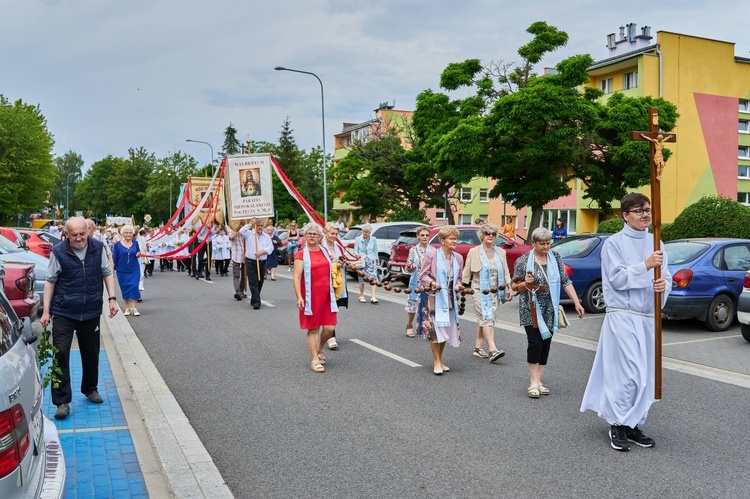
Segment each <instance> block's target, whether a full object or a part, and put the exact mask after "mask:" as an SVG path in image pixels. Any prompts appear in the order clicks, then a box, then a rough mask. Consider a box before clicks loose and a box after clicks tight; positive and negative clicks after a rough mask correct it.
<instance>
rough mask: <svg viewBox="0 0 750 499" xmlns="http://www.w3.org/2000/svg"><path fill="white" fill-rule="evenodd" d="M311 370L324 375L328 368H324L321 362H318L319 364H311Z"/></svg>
mask: <svg viewBox="0 0 750 499" xmlns="http://www.w3.org/2000/svg"><path fill="white" fill-rule="evenodd" d="M310 369H312V370H313V371H314V372H316V373H324V372H326V368H325V367H323V364H321V363H320V362H318V363H315V362H312V363H310Z"/></svg>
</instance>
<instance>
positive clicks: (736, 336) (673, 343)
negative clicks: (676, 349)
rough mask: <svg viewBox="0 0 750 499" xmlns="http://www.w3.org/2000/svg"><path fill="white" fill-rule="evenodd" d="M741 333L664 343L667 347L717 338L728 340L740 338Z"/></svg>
mask: <svg viewBox="0 0 750 499" xmlns="http://www.w3.org/2000/svg"><path fill="white" fill-rule="evenodd" d="M739 337H740V335H739V334H733V335H731V336H715V337H713V338H702V339H698V340H685V341H672V342H669V343H663V346H665V347H671V346H673V345H687V344H689V343H701V342H703V341H716V340H728V339H730V338H731V339H736V338H739Z"/></svg>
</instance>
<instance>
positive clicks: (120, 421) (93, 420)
mask: <svg viewBox="0 0 750 499" xmlns="http://www.w3.org/2000/svg"><path fill="white" fill-rule="evenodd" d="M70 375H71V386H72V390H73V401H72V402H71V403H70V415H69V416H68V417H67V418H66V419H64V420H62V421H58V420H56V419H54V418H53V416H54V414H55V411H56V409H57V408H56V407H55V406H54V405H53V404H52V396H51V394H50V390H49V388H47V389H46V391H45V401H44V412H45V414H47V415H48V416H49V417H50V418H52V420H53V421H54V422H55V425H56V426H57V429H58V431H59V432H60V443H61V445H62V450H63V454H64V455H65V469H66V471H67V479H66V482H65V497H66V498H114V497H116V498H133V499H141V498H143V499H146V498H148V493H147V491H146V484H145V482H144V479H143V473H142V472H141V467H140V465H139V463H138V456H137V455H136V453H135V446H134V445H133V438H132V435H131V434H130V430H129V429H128V428H127V422H126V420H125V413H124V412H123V410H122V403H121V402H120V397H119V395H118V394H117V388H116V387H115V380H114V376H113V374H112V369H111V367H110V365H109V359H108V358H107V355H106V352H105V351H104V350H101V354H100V356H99V387H98V388H99V394H100V395H101V396H102V398H103V399H104V403H102V404H92V403H91V402H89V401H88V400H86V398H85V397H84V396H83V394H81V393H80V383H81V357H80V354H79V352H78V351H77V350H73V351H71V355H70Z"/></svg>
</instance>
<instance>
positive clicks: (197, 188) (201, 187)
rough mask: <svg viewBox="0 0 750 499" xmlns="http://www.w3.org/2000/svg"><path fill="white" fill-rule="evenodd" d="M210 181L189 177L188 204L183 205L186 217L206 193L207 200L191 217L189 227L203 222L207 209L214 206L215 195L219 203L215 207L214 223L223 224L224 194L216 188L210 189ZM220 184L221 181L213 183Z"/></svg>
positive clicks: (209, 179) (208, 178)
mask: <svg viewBox="0 0 750 499" xmlns="http://www.w3.org/2000/svg"><path fill="white" fill-rule="evenodd" d="M212 181H213V179H212V178H210V177H190V181H189V182H188V184H187V186H188V188H189V197H188V202H187V203H185V207H184V210H185V216H186V217H187V216H188V215H189V214H190V212H191V211H192V210H194V209H195V207H196V206H198V205H199V204H200V202H201V200H202V199H203V197H204V196H205V195H206V193H207V192H208V199H206V202H205V203H204V205H203V206H202V207H201V209H200V210H199V211H198V212H197V213H196V214H195V215H194V216H193V217H192V220H191V222H192V223H191V225H195V224H197V223H198V222H201V223H202V222H203V221H204V220H205V218H206V214H207V213H208V210H209V208H210V207H211V206H213V205H214V202H213V201H214V200H213V197H214V196H215V195H217V194H218V195H219V203H218V205H217V206H218V209H217V210H216V223H218V224H219V225H223V224H224V210H223V207H224V192H223V189H220V188H214V187H218V186H213V187H212V183H213V182H212ZM220 182H221V181H220V180H219V181H218V182H215V183H217V184H220ZM209 188H210V190H209Z"/></svg>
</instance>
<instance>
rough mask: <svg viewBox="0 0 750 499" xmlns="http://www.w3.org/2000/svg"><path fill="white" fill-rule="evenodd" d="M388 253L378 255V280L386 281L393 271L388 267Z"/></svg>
mask: <svg viewBox="0 0 750 499" xmlns="http://www.w3.org/2000/svg"><path fill="white" fill-rule="evenodd" d="M388 260H389V257H388V255H378V264H377V265H378V281H380V282H385V280H386V279H388V278H389V277H390V276H391V271H390V270H389V269H388Z"/></svg>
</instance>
